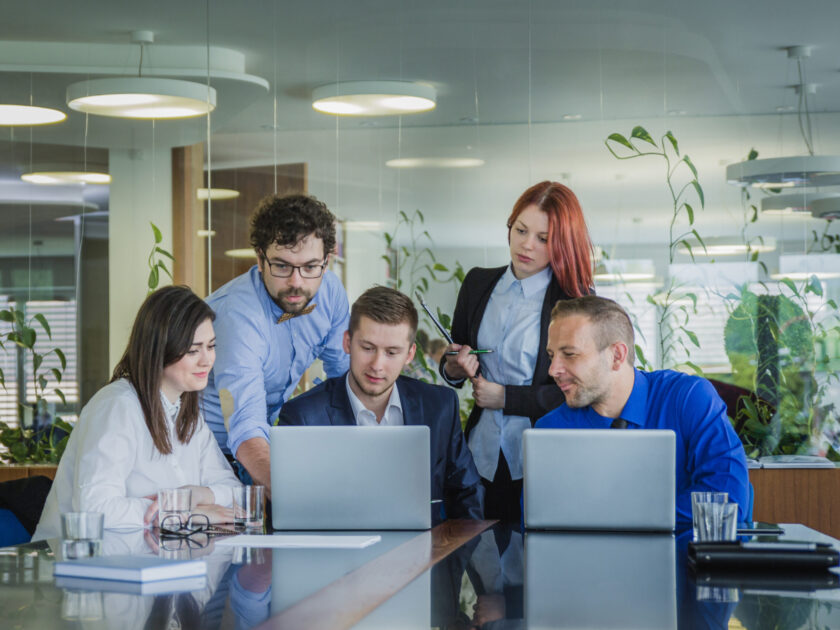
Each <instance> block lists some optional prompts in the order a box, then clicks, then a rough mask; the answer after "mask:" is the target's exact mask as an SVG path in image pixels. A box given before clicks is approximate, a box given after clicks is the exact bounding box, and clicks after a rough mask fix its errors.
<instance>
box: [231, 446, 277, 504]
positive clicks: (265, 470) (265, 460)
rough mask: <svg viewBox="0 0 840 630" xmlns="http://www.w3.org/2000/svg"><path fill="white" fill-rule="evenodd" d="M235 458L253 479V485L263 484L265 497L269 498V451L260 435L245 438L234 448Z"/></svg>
mask: <svg viewBox="0 0 840 630" xmlns="http://www.w3.org/2000/svg"><path fill="white" fill-rule="evenodd" d="M236 459H237V460H239V462H240V463H241V464H242V465H243V466H245V470H247V471H248V474H249V475H251V479H253V480H254V485H258V486H265V494H266V498H267V499H269V500H270V499H271V451H270V449H269V447H268V442H266V441H265V440H264V439H263V438H261V437H256V438H251V439H250V440H245V441H244V442H242V444H240V445H239V448H238V449H237V450H236Z"/></svg>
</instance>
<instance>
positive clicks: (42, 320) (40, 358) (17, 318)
mask: <svg viewBox="0 0 840 630" xmlns="http://www.w3.org/2000/svg"><path fill="white" fill-rule="evenodd" d="M0 321H3V322H6V323H8V324H11V330H9V332H7V333H4V334H2V335H0V348H4V349H5V348H6V345H7V344H14V346H16V347H19V348H22V349H23V350H24V351H25V352H27V353H28V354H29V355H30V358H31V360H32V380H33V384H34V386H35V400H36V412H38V411H41V409H39V408H38V407H39V406H40V405H42V404H45V402H44V396H46V393H47V389H48V387H47V386H48V385H49V380H50V377H52V378H53V379H54V380H55V382H56V385H55V386H54V387H52V388H50V389H51V391H53V392H55V395H56V396H58V397H59V398H60V399H61V402H62V403H64V404H67V400H66V399H65V397H64V392H62V391H61V389H59V387H58V385H60V384H61V377H62V375H63V373H64V370H65V369H66V368H67V358H66V357H65V356H64V352H62V351H61V349H60V348H52V349H50V350H47V351H46V352H44V353H40V352H38V351H37V350H35V342H36V341H37V339H38V333H37V331H36V330H35V325H36V324H37V325H39V326H40V327H41V328H42V329H43V331H44V332H45V333H47V337H49V338H50V340H52V331H51V330H50V325H49V322H47V318H46V317H44V315H43V314H42V313H36V314H35V315H33V316H32V317H31V318H29V320H28V321H27V319H26V315H25V313H24V312H23V311H22V310H19V309H17V308H15V307H14V306H10V307H9V308H8V309H5V310H2V311H0ZM4 340H5V341H4ZM51 354H54V355H55V356H56V357H58V361H59V363H60V365H61V369H59V368H55V367H53V368H48V369H43V370H42V369H41V368H42V366H43V365H44V359H45V358H46V357H47V356H49V355H51ZM0 384H2V386H3V388H4V389H5V387H6V381H5V378H4V375H3V372H2V370H0Z"/></svg>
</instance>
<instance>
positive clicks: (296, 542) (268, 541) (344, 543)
mask: <svg viewBox="0 0 840 630" xmlns="http://www.w3.org/2000/svg"><path fill="white" fill-rule="evenodd" d="M380 540H382V536H341V535H336V536H329V535H313V534H277V535H275V536H272V535H270V534H269V535H259V534H242V535H240V536H232V537H230V538H222V539H219V540H216V546H217V547H220V546H221V547H285V548H299V549H364V548H365V547H370V546H371V545H375V544H376V543H378V542H379V541H380Z"/></svg>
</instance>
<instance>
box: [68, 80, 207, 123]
mask: <svg viewBox="0 0 840 630" xmlns="http://www.w3.org/2000/svg"><path fill="white" fill-rule="evenodd" d="M67 105H68V106H69V107H70V108H71V109H74V110H76V111H79V112H84V113H87V114H96V115H98V116H113V117H116V118H140V119H158V118H190V117H192V116H201V115H203V114H207V113H209V112H212V111H213V110H214V109H216V90H215V89H214V88H212V87H208V86H207V85H202V84H201V83H194V82H192V81H180V80H177V79H160V78H157V77H133V78H125V77H123V78H114V79H92V80H90V81H80V82H79V83H73V84H72V85H70V86H68V87H67Z"/></svg>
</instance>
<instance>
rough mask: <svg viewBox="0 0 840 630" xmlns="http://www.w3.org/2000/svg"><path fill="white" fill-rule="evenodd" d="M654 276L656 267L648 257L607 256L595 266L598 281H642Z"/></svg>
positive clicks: (651, 278)
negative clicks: (623, 257)
mask: <svg viewBox="0 0 840 630" xmlns="http://www.w3.org/2000/svg"><path fill="white" fill-rule="evenodd" d="M655 277H656V267H655V266H654V264H653V260H652V259H649V258H643V259H636V258H626V259H622V258H607V259H605V260H602V261H600V262H599V263H598V265H597V267H596V268H595V280H596V281H598V282H643V281H645V280H653V279H654V278H655Z"/></svg>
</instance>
